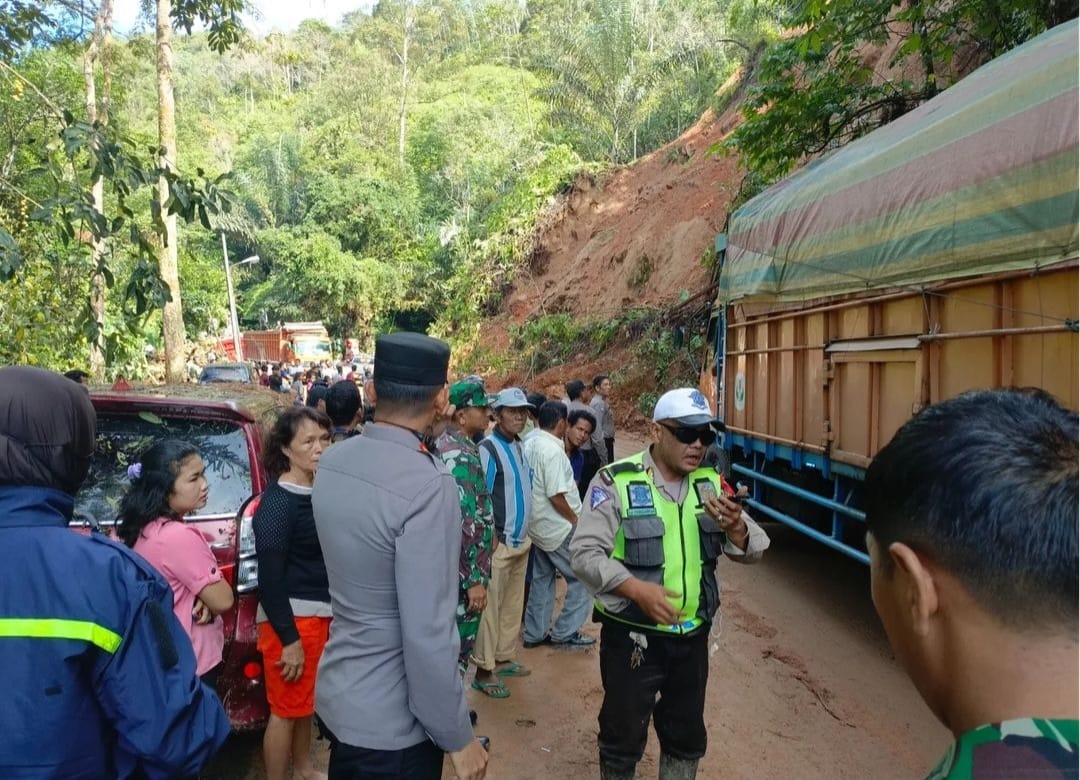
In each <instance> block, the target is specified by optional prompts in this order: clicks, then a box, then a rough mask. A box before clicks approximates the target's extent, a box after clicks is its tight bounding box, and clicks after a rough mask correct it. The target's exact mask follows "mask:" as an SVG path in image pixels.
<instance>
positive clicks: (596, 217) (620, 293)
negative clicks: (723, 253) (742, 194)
mask: <svg viewBox="0 0 1080 780" xmlns="http://www.w3.org/2000/svg"><path fill="white" fill-rule="evenodd" d="M731 105H732V107H731V108H729V109H728V110H727V111H725V112H724V113H723V114H722V115H721V116H719V117H717V116H714V115H713V113H712V111H707V112H706V113H705V115H704V116H702V118H701V119H700V120H699V121H698V122H696V123H695V124H694V125H693V126H692V127H690V128H689V129H688V130H687V131H686V132H685V133H683V134H682V135H681V136H679V137H678V138H677V139H676V140H674V141H672V142H671V143H669V144H668V145H666V146H663V147H661V148H660V149H657V150H656V151H654V152H652V153H651V154H649V155H646V156H645V157H642V158H640V159H639V160H637V161H635V162H634V163H632V164H630V165H627V166H624V167H620V168H616V169H614V170H613V171H610V172H609V173H607V174H606V175H604V176H603V177H597V178H587V177H581V178H580V179H579V180H578V181H577V182H575V184H574V187H573V188H572V190H571V191H570V192H569V193H568V194H567V195H565V196H563V198H562V199H561V200H560V201H559V202H558V203H557V204H556V205H555V206H553V207H552V209H551V211H550V212H549V213H548V214H547V215H546V216H545V218H544V219H543V220H542V222H541V226H540V228H539V229H538V232H537V238H536V249H535V251H534V254H533V258H532V262H531V263H530V268H529V269H528V270H527V271H526V272H524V273H523V274H522V275H521V276H520V277H519V279H518V281H517V283H516V285H515V287H514V288H513V290H512V291H511V292H510V294H509V295H508V296H507V299H506V313H507V314H508V315H509V317H508V318H507V319H508V320H509V321H511V322H516V323H521V322H524V321H525V320H526V319H528V318H530V317H533V316H542V315H545V314H554V313H559V312H569V313H571V314H573V315H574V316H575V317H576V318H577V319H581V320H595V319H602V318H607V317H611V316H613V315H615V314H617V313H618V312H619V311H620V310H622V309H624V308H626V307H628V306H649V307H657V308H662V307H665V306H668V305H670V304H672V303H675V302H677V301H678V299H679V296H680V295H681V294H682V293H683V292H684V291H686V292H689V293H690V294H691V295H692V294H694V293H697V292H699V291H701V290H702V289H703V288H704V287H706V286H707V285H708V284H709V277H710V273H711V272H710V270H709V269H708V268H707V267H706V266H705V265H704V264H703V263H702V257H703V256H704V255H705V254H706V253H707V252H709V251H711V248H712V246H713V241H714V239H715V237H716V234H717V233H720V232H722V231H723V229H724V223H725V221H726V220H727V214H728V208H729V206H730V204H731V201H732V199H733V198H734V197H735V194H736V192H737V191H738V189H739V184H740V182H741V181H742V177H743V171H742V169H741V168H740V167H739V165H738V162H737V160H736V159H735V157H734V156H731V155H723V154H721V155H709V154H707V150H708V148H709V147H710V146H711V145H713V144H714V143H715V142H717V141H719V140H722V139H723V138H725V137H726V136H727V134H728V133H730V132H731V130H732V129H733V128H734V127H735V126H736V124H737V123H738V121H739V119H740V116H739V113H738V101H737V100H732V101H731Z"/></svg>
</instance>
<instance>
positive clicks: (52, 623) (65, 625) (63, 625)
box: [0, 618, 122, 653]
mask: <svg viewBox="0 0 1080 780" xmlns="http://www.w3.org/2000/svg"><path fill="white" fill-rule="evenodd" d="M0 637H11V638H21V639H75V640H78V641H82V642H89V643H90V644H92V645H95V646H97V647H100V648H101V649H102V650H104V651H105V652H106V653H115V652H116V649H117V648H118V647H120V642H121V641H122V640H121V637H120V635H119V634H117V633H116V632H114V631H110V630H109V629H107V628H105V626H99V625H98V624H97V623H91V622H90V621H89V620H62V619H60V618H0Z"/></svg>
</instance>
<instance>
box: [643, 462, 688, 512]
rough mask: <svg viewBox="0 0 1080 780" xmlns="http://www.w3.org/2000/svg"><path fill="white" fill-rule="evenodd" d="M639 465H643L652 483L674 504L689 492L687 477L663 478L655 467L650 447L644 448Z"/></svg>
mask: <svg viewBox="0 0 1080 780" xmlns="http://www.w3.org/2000/svg"><path fill="white" fill-rule="evenodd" d="M641 465H642V466H644V467H645V472H646V473H647V474H649V475H650V479H652V481H653V484H654V485H656V487H657V489H658V490H659V491H660V492H662V493H663V494H664V495H666V496H667V497H668V498H669V499H671V500H672V501H674V502H675V503H676V504H681V503H682V502H683V501H685V500H686V496H687V495H688V494H689V490H688V488H689V486H690V480H689V478H688V477H682V478H681V479H679V480H678V481H677V482H668V481H667V480H666V479H664V475H663V474H661V473H660V469H658V468H657V467H656V461H654V460H653V457H652V451H651V448H650V449H648V450H645V455H644V457H643V458H642V459H641Z"/></svg>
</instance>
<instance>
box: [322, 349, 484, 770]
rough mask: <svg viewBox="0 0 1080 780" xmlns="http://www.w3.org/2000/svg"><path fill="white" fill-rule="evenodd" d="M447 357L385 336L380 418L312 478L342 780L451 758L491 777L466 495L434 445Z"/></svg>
mask: <svg viewBox="0 0 1080 780" xmlns="http://www.w3.org/2000/svg"><path fill="white" fill-rule="evenodd" d="M449 359H450V348H449V347H448V346H447V345H446V344H445V343H443V342H441V341H439V340H437V339H432V338H429V337H427V336H423V335H420V334H417V333H394V334H391V335H388V336H381V337H380V338H379V339H378V340H377V342H376V345H375V379H374V382H373V395H374V397H373V399H372V400H373V402H374V403H375V404H376V409H377V411H376V416H375V421H374V422H373V423H371V424H369V425H367V426H365V428H364V434H363V435H362V436H355V437H353V438H351V439H347V440H345V441H342V442H339V443H338V444H335V445H334V446H333V447H332V448H331V449H329V450H327V451H326V453H324V455H323V458H322V460H321V461H320V463H319V470H318V473H317V474H316V477H315V488H314V493H313V494H312V503H313V505H314V509H315V524H316V527H317V528H318V531H319V540H320V542H321V545H322V550H323V557H324V558H325V560H326V571H327V575H328V577H329V580H330V600H331V608H332V610H333V614H334V622H333V624H332V625H331V628H330V640H329V642H327V645H326V649H325V651H324V652H323V656H322V661H321V662H320V664H319V677H318V683H317V684H316V689H315V710H316V712H317V713H318V715H319V717H320V718H321V720H322V721H323V723H324V724H325V726H326V727H327V729H328V730H329V731H330V733H331V734H332V747H331V751H330V778H331V780H353V779H354V778H366V777H375V776H377V777H383V776H386V777H399V778H410V780H438V778H439V777H440V776H441V773H442V763H443V751H446V752H448V753H450V757H451V760H452V761H453V764H454V769H455V772H456V774H457V775H458V777H460V778H462V780H481V778H483V777H484V773H485V770H486V765H487V754H486V752H485V751H484V749H483V748H482V747H481V746H480V743H479V742H478V741H476V739H475V738H474V737H473V731H472V725H471V723H470V721H469V711H468V707H467V706H466V703H465V690H464V687H463V685H462V682H461V676H460V675H459V674H458V664H457V661H458V652H459V648H460V641H459V638H458V631H457V626H456V624H455V621H454V612H455V609H456V607H457V592H458V558H459V557H460V553H461V509H460V506H459V503H458V489H457V485H456V483H455V482H454V478H453V476H452V475H451V474H450V472H449V471H448V470H447V469H446V466H445V465H444V464H443V462H442V460H441V459H440V458H439V457H438V456H437V455H435V454H433V452H432V451H431V449H432V448H431V446H430V445H431V440H430V435H431V426H432V424H433V423H434V421H435V418H436V415H438V414H439V413H441V412H442V410H443V409H444V408H445V407H446V404H447V386H446V370H447V365H448V363H449ZM357 507H359V509H357Z"/></svg>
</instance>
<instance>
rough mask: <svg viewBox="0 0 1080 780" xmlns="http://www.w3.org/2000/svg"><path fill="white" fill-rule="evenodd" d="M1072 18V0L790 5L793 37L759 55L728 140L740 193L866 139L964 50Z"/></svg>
mask: <svg viewBox="0 0 1080 780" xmlns="http://www.w3.org/2000/svg"><path fill="white" fill-rule="evenodd" d="M1076 14H1077V4H1076V3H1075V2H1050V3H1047V2H1043V0H1005V1H1004V2H995V3H986V2H982V1H981V0H958V2H954V3H932V4H928V3H920V2H915V3H907V4H895V3H894V2H893V0H870V1H868V0H808V1H807V2H804V3H800V4H797V5H795V6H793V12H792V14H791V15H790V16H789V17H788V18H787V19H786V20H785V25H786V26H787V28H788V29H789V30H790V31H791V34H790V35H789V36H787V37H784V38H781V39H780V40H778V41H776V42H775V43H773V44H772V45H771V46H770V47H769V48H768V49H767V51H766V52H765V54H764V56H763V57H762V59H761V63H760V67H759V72H758V75H757V81H756V84H755V85H754V86H752V87H750V88H749V89H748V91H747V96H746V99H745V100H744V102H743V107H742V110H743V116H744V119H745V121H744V122H743V123H742V124H741V125H740V126H739V127H738V128H736V130H735V131H734V132H733V133H732V135H731V136H730V138H729V140H728V141H727V146H728V147H729V148H733V149H736V150H737V151H738V152H739V154H740V156H741V158H742V161H743V163H744V164H745V165H746V167H747V168H748V169H749V170H750V172H751V173H752V174H753V175H754V177H755V179H754V180H753V181H752V182H751V184H750V186H749V188H748V190H747V191H745V192H744V193H743V196H744V197H745V196H746V195H749V194H752V191H753V190H755V189H757V188H758V187H760V186H761V185H762V184H767V183H769V182H772V181H775V180H776V179H778V178H780V177H782V176H784V175H786V174H787V173H788V172H790V171H791V169H792V168H793V167H795V166H796V165H798V164H799V163H800V162H801V161H802V160H804V159H805V158H806V157H807V156H811V155H815V154H819V153H821V152H824V151H827V150H829V149H832V148H835V147H838V146H841V145H843V144H845V143H847V142H849V141H851V140H853V139H855V138H857V137H859V136H861V135H864V134H866V133H869V132H871V131H872V130H874V129H875V128H877V127H879V126H880V125H882V124H885V123H887V122H889V121H891V120H892V119H895V118H896V117H898V116H900V115H902V114H904V113H906V112H907V111H910V110H911V109H912V108H914V107H915V106H917V105H919V104H920V103H922V102H923V101H925V100H927V99H929V98H931V97H933V96H934V95H935V94H936V93H937V92H939V91H940V90H941V89H944V88H945V87H947V86H948V85H949V83H950V81H951V80H952V79H953V78H954V77H955V68H954V67H953V65H954V60H955V58H956V56H957V54H958V53H959V52H966V53H968V54H970V53H972V52H974V53H976V56H977V57H978V58H980V59H990V58H992V57H995V56H997V55H998V54H1001V53H1003V52H1005V51H1007V50H1009V49H1011V48H1013V47H1015V46H1017V45H1019V44H1020V43H1023V42H1024V41H1026V40H1028V39H1029V38H1031V37H1033V36H1035V35H1037V34H1039V33H1040V32H1042V31H1043V30H1045V29H1047V28H1049V27H1052V26H1054V25H1056V24H1059V23H1061V22H1063V21H1066V20H1067V19H1069V18H1073V17H1075V16H1076ZM896 37H899V38H900V45H899V46H898V47H897V48H896V52H895V54H894V55H893V56H892V58H891V60H889V61H887V62H884V63H878V64H877V65H875V64H873V63H872V62H871V61H870V60H868V58H867V57H866V53H865V47H866V46H868V45H872V46H878V47H880V46H883V45H884V44H885V43H886V41H888V40H889V39H890V38H896ZM882 66H884V67H887V68H900V67H901V66H905V67H904V69H903V72H904V73H905V74H912V75H911V76H910V77H908V78H892V79H885V78H882V77H881V75H880V72H879V71H880V70H881V69H882Z"/></svg>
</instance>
